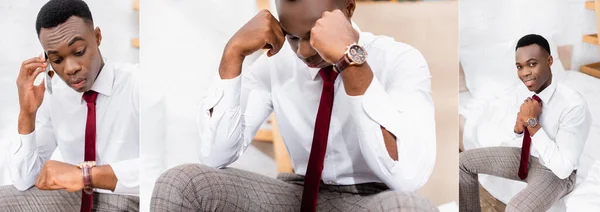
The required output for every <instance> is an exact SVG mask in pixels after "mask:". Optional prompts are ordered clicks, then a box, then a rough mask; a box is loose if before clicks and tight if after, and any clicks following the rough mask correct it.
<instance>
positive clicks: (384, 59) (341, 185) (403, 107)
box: [151, 0, 437, 211]
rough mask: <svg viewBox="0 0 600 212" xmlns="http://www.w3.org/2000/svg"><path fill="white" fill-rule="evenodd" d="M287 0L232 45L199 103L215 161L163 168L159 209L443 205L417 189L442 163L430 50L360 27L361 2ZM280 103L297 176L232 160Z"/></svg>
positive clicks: (205, 145) (206, 154)
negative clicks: (246, 66)
mask: <svg viewBox="0 0 600 212" xmlns="http://www.w3.org/2000/svg"><path fill="white" fill-rule="evenodd" d="M277 3H278V4H277V9H278V14H279V20H277V19H275V18H274V17H273V16H272V15H271V13H269V12H268V11H267V10H263V11H261V12H259V13H258V14H257V15H256V16H255V17H254V18H252V19H251V20H250V21H248V22H247V23H246V25H244V26H243V27H242V28H241V29H239V31H238V32H237V33H236V34H235V35H234V36H233V37H232V38H231V39H230V40H229V42H228V44H227V46H226V47H225V50H224V53H223V56H222V59H221V65H220V67H219V75H218V78H217V79H216V82H215V83H216V84H215V86H214V87H213V88H212V90H211V91H210V92H209V95H208V96H206V97H205V98H204V100H203V101H202V103H201V104H202V105H201V107H200V110H201V111H200V113H201V114H200V115H199V131H200V133H201V138H202V150H201V151H202V156H203V162H204V164H205V165H182V166H178V167H175V168H173V169H171V170H169V171H167V172H166V173H164V174H163V175H161V177H159V179H158V180H157V182H156V186H155V189H154V193H153V197H152V204H151V208H153V209H154V210H157V211H182V210H183V211H185V210H202V211H221V210H222V211H299V210H302V211H315V210H319V211H322V210H323V211H330V210H333V211H435V210H437V209H436V208H435V207H434V206H433V205H432V204H431V202H430V201H429V200H427V199H426V198H423V197H421V196H419V195H417V194H416V193H415V192H416V191H417V190H418V189H419V188H420V187H421V186H423V184H425V183H426V182H427V180H428V178H429V175H430V174H431V171H432V169H433V164H434V161H435V121H434V108H433V102H432V99H431V90H430V89H431V88H430V87H431V84H430V83H431V81H430V74H429V69H428V66H427V63H426V62H425V59H424V58H423V56H422V55H421V54H420V52H419V51H418V50H416V49H414V48H413V47H411V46H409V45H406V44H403V43H399V42H395V41H394V40H393V39H391V38H389V37H385V36H375V35H373V34H370V33H366V32H358V30H356V29H354V28H353V27H352V24H351V21H350V18H351V17H352V14H353V13H354V9H355V7H356V2H355V1H352V0H351V1H347V0H327V1H322V0H318V1H317V0H300V1H289V0H282V1H278V2H277ZM285 39H287V41H288V43H289V47H291V49H289V48H286V47H285V46H284V42H285ZM263 48H267V49H269V51H268V52H267V54H266V55H263V56H262V57H261V58H259V59H258V60H257V61H256V62H254V63H253V64H252V67H251V68H250V70H244V71H243V73H242V70H241V69H242V68H241V67H242V66H241V65H242V61H243V60H244V58H245V57H246V56H248V55H250V54H252V53H253V52H255V51H258V50H260V49H263ZM345 51H346V52H345ZM367 52H368V57H367V55H366V53H367ZM293 53H295V55H294V54H293ZM332 65H333V66H335V68H333V66H332ZM334 69H335V70H334ZM271 112H275V115H276V117H277V122H278V126H279V130H280V133H281V136H282V137H283V140H284V142H285V145H286V148H287V149H288V152H289V154H290V156H291V159H292V163H293V166H294V170H295V174H291V173H282V174H280V175H279V176H278V179H272V178H269V177H266V176H261V175H258V174H255V173H251V172H246V171H242V170H237V169H233V168H226V167H227V166H228V165H229V164H231V163H233V162H234V161H236V160H237V159H238V158H239V156H240V155H241V154H242V153H243V152H244V151H245V150H246V148H247V147H248V146H249V145H250V143H251V141H252V139H253V137H254V135H255V134H256V132H257V130H258V128H259V126H260V125H261V124H262V123H263V122H264V121H265V119H266V118H267V117H268V116H269V114H270V113H271ZM257 165H258V164H257ZM213 167H214V168H213ZM321 171H322V172H321ZM321 180H322V182H321Z"/></svg>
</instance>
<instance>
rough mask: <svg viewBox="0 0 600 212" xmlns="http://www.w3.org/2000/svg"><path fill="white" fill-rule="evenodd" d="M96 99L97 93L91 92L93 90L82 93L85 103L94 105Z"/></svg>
mask: <svg viewBox="0 0 600 212" xmlns="http://www.w3.org/2000/svg"><path fill="white" fill-rule="evenodd" d="M97 98H98V92H96V91H93V90H89V91H86V92H84V93H83V100H85V102H86V103H88V104H89V103H93V104H96V99H97Z"/></svg>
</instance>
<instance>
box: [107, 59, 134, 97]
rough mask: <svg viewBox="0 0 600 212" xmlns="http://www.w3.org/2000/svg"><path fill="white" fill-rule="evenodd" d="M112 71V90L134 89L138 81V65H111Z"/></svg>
mask: <svg viewBox="0 0 600 212" xmlns="http://www.w3.org/2000/svg"><path fill="white" fill-rule="evenodd" d="M111 66H112V69H113V70H114V81H113V90H117V91H119V90H123V89H125V90H130V89H131V88H133V89H135V87H137V86H138V85H139V81H140V65H139V64H137V63H136V64H133V63H113V64H111Z"/></svg>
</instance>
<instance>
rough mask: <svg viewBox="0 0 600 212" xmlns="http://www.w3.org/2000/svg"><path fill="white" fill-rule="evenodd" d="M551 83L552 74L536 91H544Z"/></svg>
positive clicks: (538, 92) (537, 92)
mask: <svg viewBox="0 0 600 212" xmlns="http://www.w3.org/2000/svg"><path fill="white" fill-rule="evenodd" d="M550 84H552V75H550V77H549V79H548V81H546V83H544V84H543V85H542V86H541V87H540V89H538V90H537V91H536V92H535V93H536V94H540V93H541V92H542V91H544V89H546V88H547V87H548V86H550Z"/></svg>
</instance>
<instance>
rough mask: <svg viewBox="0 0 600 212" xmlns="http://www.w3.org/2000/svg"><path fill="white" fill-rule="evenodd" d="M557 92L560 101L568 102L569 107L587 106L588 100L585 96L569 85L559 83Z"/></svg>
mask: <svg viewBox="0 0 600 212" xmlns="http://www.w3.org/2000/svg"><path fill="white" fill-rule="evenodd" d="M555 92H556V94H557V95H558V96H559V99H558V100H559V101H562V102H565V103H567V104H568V107H578V106H582V105H583V106H585V105H586V102H585V99H584V98H583V96H582V95H581V94H580V93H579V92H578V91H576V90H575V89H573V88H571V87H570V86H568V85H565V84H562V83H559V84H558V85H557V86H556V91H555Z"/></svg>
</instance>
